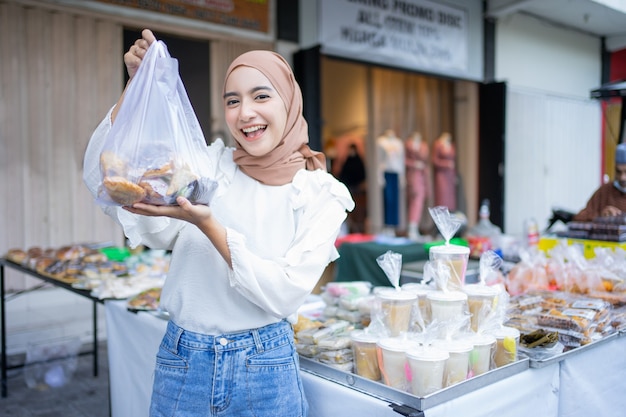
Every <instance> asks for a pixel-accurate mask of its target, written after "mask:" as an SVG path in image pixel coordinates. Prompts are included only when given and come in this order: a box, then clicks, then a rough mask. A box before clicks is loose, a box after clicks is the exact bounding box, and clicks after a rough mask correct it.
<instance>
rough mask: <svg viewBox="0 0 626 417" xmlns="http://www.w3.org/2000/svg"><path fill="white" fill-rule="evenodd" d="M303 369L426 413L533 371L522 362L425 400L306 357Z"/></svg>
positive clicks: (483, 375) (485, 374) (493, 371)
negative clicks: (489, 386) (428, 410)
mask: <svg viewBox="0 0 626 417" xmlns="http://www.w3.org/2000/svg"><path fill="white" fill-rule="evenodd" d="M300 368H301V369H302V371H304V372H307V373H310V374H312V375H316V376H319V377H321V378H324V379H327V380H329V381H333V382H335V383H337V384H340V385H343V386H345V387H348V388H351V389H353V390H355V391H359V392H362V393H365V394H369V395H370V396H372V397H376V398H379V399H382V400H385V401H389V402H390V403H400V404H403V405H405V406H409V407H413V408H415V409H417V410H420V411H424V410H427V409H428V408H432V407H434V406H436V405H439V404H442V403H444V402H447V401H450V400H452V399H454V398H457V397H459V396H461V395H465V394H468V393H470V392H473V391H476V390H478V389H480V388H483V387H485V386H488V385H490V384H493V383H494V382H497V381H500V380H502V379H505V378H508V377H510V376H512V375H516V374H518V373H520V372H523V371H525V370H527V369H528V368H529V359H528V358H522V359H520V360H518V361H516V362H513V363H511V364H509V365H505V366H502V367H500V368H497V369H492V370H491V371H488V372H485V373H484V374H482V375H478V376H475V377H473V378H470V379H467V380H465V381H463V382H460V383H458V384H455V385H452V386H450V387H447V388H444V389H441V390H439V391H437V392H435V393H432V394H429V395H427V396H425V397H417V396H415V395H413V394H411V393H408V392H405V391H401V390H398V389H395V388H392V387H389V386H387V385H385V384H383V383H382V382H376V381H372V380H369V379H367V378H363V377H361V376H359V375H356V374H353V373H351V372H345V371H341V370H339V369H335V368H333V367H331V366H329V365H325V364H323V363H321V362H317V361H315V360H313V359H310V358H306V357H303V356H300Z"/></svg>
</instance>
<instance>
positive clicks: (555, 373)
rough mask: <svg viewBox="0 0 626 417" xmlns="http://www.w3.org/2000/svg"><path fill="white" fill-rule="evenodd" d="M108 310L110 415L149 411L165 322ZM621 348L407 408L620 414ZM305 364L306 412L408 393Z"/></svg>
mask: <svg viewBox="0 0 626 417" xmlns="http://www.w3.org/2000/svg"><path fill="white" fill-rule="evenodd" d="M105 310H106V319H107V335H108V346H109V375H110V380H111V411H112V416H113V417H123V416H128V415H133V416H147V415H148V407H149V403H150V391H151V387H152V378H153V373H152V372H153V369H154V363H155V356H156V353H157V351H158V347H159V343H160V341H161V337H162V336H163V334H164V333H165V328H166V325H167V322H166V320H164V319H163V318H162V317H159V316H157V315H155V314H152V313H148V312H139V313H133V312H129V311H128V310H127V308H126V302H124V301H107V302H105ZM625 349H626V337H620V336H618V335H617V334H616V335H614V336H613V337H610V338H608V339H606V340H604V341H602V343H598V344H597V345H596V344H594V345H590V346H588V347H586V348H585V349H581V350H580V351H578V352H576V351H572V352H571V354H569V355H565V356H563V357H562V358H561V360H558V361H556V360H555V361H547V362H543V363H538V364H536V365H535V366H534V367H533V366H530V367H528V368H527V369H525V370H524V371H522V372H518V373H515V374H512V375H511V376H509V377H507V378H504V379H500V380H497V381H495V382H493V383H490V384H488V385H486V386H484V387H482V388H480V389H477V390H475V391H471V392H468V393H466V394H463V395H459V396H458V397H455V398H451V399H449V400H447V401H445V402H442V403H439V404H436V405H433V406H432V407H431V408H427V409H426V410H423V411H419V410H417V411H416V410H414V408H412V407H410V408H409V410H413V411H412V412H413V414H412V415H414V416H415V417H417V416H418V415H425V416H427V417H437V416H453V415H458V416H461V415H462V416H464V417H471V416H476V417H478V416H481V417H482V416H507V417H508V416H519V417H528V416H534V415H536V416H541V417H551V416H555V417H575V416H590V415H594V416H596V415H597V416H603V417H613V416H615V417H618V416H622V415H623V414H624V412H623V410H625V409H626V356H624V355H623V352H624V350H625ZM314 367H315V366H312V367H310V368H314ZM302 370H303V372H302V379H303V384H304V389H305V392H306V395H307V399H308V401H309V406H310V414H309V415H310V416H311V417H336V416H353V415H368V416H381V417H382V416H389V417H392V416H398V415H401V413H399V412H397V411H394V409H393V408H392V407H391V405H392V404H398V403H399V400H401V399H402V396H403V395H406V393H401V392H400V391H398V393H397V396H394V398H385V397H384V396H378V395H377V394H376V393H372V392H368V390H367V389H363V388H359V387H358V386H351V385H350V381H349V380H346V381H345V382H344V381H338V380H334V379H333V378H328V377H327V376H325V375H323V373H320V372H318V371H317V370H316V369H307V364H306V361H305V360H303V361H302ZM349 376H350V374H346V378H348V377H349ZM348 379H349V378H348ZM450 388H454V387H450ZM399 405H402V404H399Z"/></svg>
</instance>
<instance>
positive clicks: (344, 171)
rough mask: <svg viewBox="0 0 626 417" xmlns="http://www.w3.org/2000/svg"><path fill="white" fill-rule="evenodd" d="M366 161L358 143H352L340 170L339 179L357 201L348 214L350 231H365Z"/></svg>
mask: <svg viewBox="0 0 626 417" xmlns="http://www.w3.org/2000/svg"><path fill="white" fill-rule="evenodd" d="M365 179H366V172H365V163H364V162H363V158H361V155H359V151H358V149H357V146H356V144H354V143H351V144H350V146H349V148H348V156H347V157H346V160H345V162H344V163H343V165H342V167H341V171H340V172H339V181H341V182H342V183H344V184H345V185H346V186H347V187H348V190H350V194H351V195H352V198H353V199H354V201H355V207H354V210H353V211H352V212H351V213H350V214H349V215H348V231H349V232H350V233H363V232H365V217H366V211H365V207H366V204H367V201H366V197H365V195H366V194H365Z"/></svg>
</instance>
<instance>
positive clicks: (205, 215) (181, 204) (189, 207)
mask: <svg viewBox="0 0 626 417" xmlns="http://www.w3.org/2000/svg"><path fill="white" fill-rule="evenodd" d="M176 203H178V205H177V206H157V205H153V204H145V203H136V204H133V205H132V206H127V207H124V209H125V210H127V211H129V212H131V213H135V214H141V215H143V216H152V217H155V216H161V217H171V218H174V219H180V220H185V221H187V222H189V223H193V224H195V225H198V224H199V223H202V222H203V221H205V220H207V219H209V218H210V217H211V216H212V213H211V209H210V208H209V206H206V205H203V204H191V202H190V201H189V200H187V199H186V198H185V197H178V198H177V199H176Z"/></svg>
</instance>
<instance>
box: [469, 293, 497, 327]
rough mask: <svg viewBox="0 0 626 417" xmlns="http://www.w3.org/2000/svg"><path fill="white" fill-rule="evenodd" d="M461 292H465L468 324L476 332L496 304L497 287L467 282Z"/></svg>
mask: <svg viewBox="0 0 626 417" xmlns="http://www.w3.org/2000/svg"><path fill="white" fill-rule="evenodd" d="M463 292H464V293H465V294H467V306H468V308H469V312H470V314H471V318H470V326H471V328H472V330H473V331H475V332H477V331H478V330H479V329H480V328H481V327H482V324H483V323H484V321H485V319H486V318H487V317H488V315H489V313H491V311H492V310H493V309H494V307H495V305H496V302H497V299H498V298H497V297H498V289H497V288H495V287H490V286H488V285H483V284H469V285H466V286H464V287H463Z"/></svg>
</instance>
